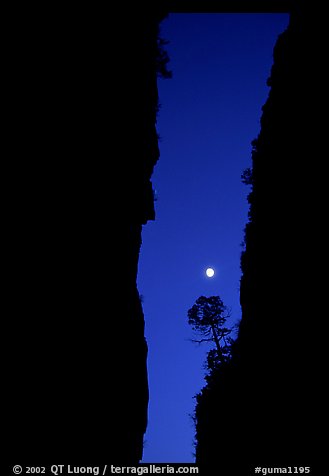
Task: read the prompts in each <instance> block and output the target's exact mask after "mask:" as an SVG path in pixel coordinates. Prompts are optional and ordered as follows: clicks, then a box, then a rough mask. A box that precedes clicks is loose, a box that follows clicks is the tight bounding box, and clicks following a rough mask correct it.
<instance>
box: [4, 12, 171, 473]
mask: <svg viewBox="0 0 329 476" xmlns="http://www.w3.org/2000/svg"><path fill="white" fill-rule="evenodd" d="M162 18H163V14H162V13H160V12H159V11H155V10H154V11H153V10H152V9H150V8H146V9H144V10H143V9H142V8H135V9H132V8H131V6H130V7H129V8H127V10H126V11H124V9H120V10H119V9H115V10H114V9H113V10H112V11H111V8H110V7H109V8H106V9H105V8H102V7H99V8H98V7H97V8H96V7H91V6H88V5H87V4H86V5H80V6H79V7H78V8H73V7H65V8H64V7H59V6H58V7H56V8H55V7H54V8H53V9H51V11H50V9H48V8H41V7H40V8H37V7H33V6H28V7H27V6H26V7H22V8H20V9H17V10H14V11H11V12H9V13H8V16H7V34H6V42H7V43H6V61H7V65H8V67H7V68H6V78H5V79H6V91H7V96H8V108H7V110H6V111H7V116H6V117H7V121H6V122H7V127H8V137H9V143H10V147H9V148H8V153H9V155H8V158H7V159H6V172H5V177H6V179H5V181H6V192H5V197H6V200H5V207H4V208H5V213H6V219H8V222H7V223H8V225H7V226H6V233H5V237H6V245H5V249H6V258H8V259H7V263H6V264H7V266H6V268H5V283H6V285H5V295H6V298H7V299H8V301H7V305H6V306H5V308H6V316H5V318H4V319H5V326H6V328H5V329H6V330H5V334H4V336H5V337H4V340H5V341H6V364H5V375H4V377H3V382H4V388H5V394H6V404H5V405H4V408H5V409H6V410H5V411H6V412H8V415H9V417H10V418H9V421H8V425H7V424H6V426H5V440H6V443H5V448H4V450H5V451H4V453H5V454H6V455H7V456H8V458H15V463H16V462H19V460H20V461H21V462H23V461H24V458H25V459H26V458H28V460H29V461H30V462H31V461H32V462H33V463H34V465H36V464H41V462H42V461H43V462H45V461H47V462H54V463H56V458H59V461H61V462H65V461H68V462H73V461H78V462H80V463H81V462H83V461H84V462H90V461H91V460H92V459H93V461H97V462H98V463H100V462H113V463H137V462H138V461H139V460H140V459H141V457H142V448H143V435H144V432H145V428H146V422H147V405H148V384H147V368H146V355H147V345H146V342H145V338H144V316H143V310H142V306H141V303H140V299H139V295H138V291H137V288H136V274H137V264H138V255H139V249H140V245H141V228H142V225H144V224H146V223H147V221H148V220H153V219H154V204H153V191H152V184H151V181H150V178H151V174H152V170H153V167H154V165H155V163H156V161H157V160H158V156H159V150H158V139H157V133H156V127H155V123H156V114H157V110H158V94H157V77H158V76H159V75H163V76H168V75H169V73H168V71H167V69H166V62H167V56H166V53H165V51H164V49H163V42H162V41H161V40H160V39H159V37H158V27H159V22H160V21H161V19H162ZM54 458H55V459H54ZM26 461H27V460H26Z"/></svg>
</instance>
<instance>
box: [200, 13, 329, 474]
mask: <svg viewBox="0 0 329 476" xmlns="http://www.w3.org/2000/svg"><path fill="white" fill-rule="evenodd" d="M312 21H313V20H312V18H311V16H310V15H309V12H308V11H306V10H304V9H302V8H298V9H295V10H293V11H292V13H291V16H290V24H289V26H288V28H287V30H286V31H285V32H283V33H282V34H281V35H280V36H279V38H278V40H277V43H276V46H275V49H274V63H273V67H272V71H271V75H270V78H269V80H268V83H269V86H270V92H269V96H268V99H267V101H266V103H265V105H264V107H263V113H262V118H261V130H260V133H259V136H258V137H257V138H256V139H255V140H254V141H253V143H252V146H253V150H252V170H251V173H249V174H245V179H246V176H247V177H248V180H247V181H248V183H249V184H250V185H251V193H250V195H249V203H250V209H249V222H248V224H247V226H246V229H245V250H244V251H243V253H242V256H241V269H242V278H241V287H240V301H241V308H242V320H241V323H240V326H239V333H238V338H237V341H236V342H235V344H234V346H233V357H232V360H231V362H230V363H229V364H227V365H223V366H222V367H221V368H220V369H219V370H218V371H217V374H216V375H214V376H213V378H212V379H211V381H210V382H209V383H208V385H207V386H206V387H205V388H204V389H203V390H202V392H201V394H200V395H199V396H198V399H197V406H196V414H195V417H196V461H197V462H198V463H199V464H200V465H201V466H205V467H206V466H207V465H209V466H211V467H213V468H217V471H218V473H219V472H220V471H222V472H223V474H225V475H229V474H234V475H235V474H249V471H254V468H255V467H256V466H262V465H263V466H266V467H271V466H272V467H278V466H287V465H288V466H289V465H290V466H293V465H297V464H298V465H302V466H312V464H315V459H314V455H315V453H316V451H318V444H319V439H318V438H317V437H316V435H317V431H316V420H317V416H316V415H317V410H316V407H317V403H316V402H317V397H316V395H317V388H318V385H317V377H316V367H317V359H316V357H315V356H316V354H317V344H316V341H317V337H316V331H315V327H316V323H315V322H316V317H315V315H314V311H315V309H317V310H318V311H317V312H319V313H321V311H320V310H319V288H318V282H319V281H318V271H316V264H315V263H314V262H312V256H313V253H314V251H315V249H316V246H317V242H318V236H316V235H315V234H314V231H315V230H316V229H317V225H316V222H317V220H318V218H319V217H318V211H319V209H318V206H317V205H316V203H317V200H318V198H317V197H318V194H317V192H316V186H315V184H316V183H320V182H321V178H320V176H319V169H318V168H317V167H316V166H315V167H313V165H310V164H309V163H308V162H309V160H310V157H312V156H313V154H312V147H313V146H314V144H315V143H316V142H317V133H316V128H315V127H314V126H313V119H314V117H315V116H316V114H315V111H316V109H315V108H316V105H315V104H314V103H313V94H314V91H315V84H316V82H317V79H316V74H317V73H316V71H317V68H316V61H317V58H316V56H315V50H314V49H313V47H314V37H312V34H311V32H313V31H314V28H313V27H314V24H313V23H312ZM306 164H307V165H306ZM313 280H314V281H313Z"/></svg>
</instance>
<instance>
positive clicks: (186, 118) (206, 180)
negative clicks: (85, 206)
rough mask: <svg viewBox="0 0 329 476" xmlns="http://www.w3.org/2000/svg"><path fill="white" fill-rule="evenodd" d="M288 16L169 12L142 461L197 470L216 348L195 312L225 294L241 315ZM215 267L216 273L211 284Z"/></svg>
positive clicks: (148, 287) (147, 275) (147, 235)
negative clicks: (249, 229)
mask: <svg viewBox="0 0 329 476" xmlns="http://www.w3.org/2000/svg"><path fill="white" fill-rule="evenodd" d="M288 20H289V17H288V15H287V14H215V13H214V14H196V13H192V14H170V15H169V17H168V18H167V19H166V20H164V21H163V23H162V26H161V33H162V37H163V38H165V39H167V40H169V41H170V43H169V45H167V51H168V53H169V56H170V64H169V68H170V69H171V70H172V72H173V78H172V79H171V80H159V83H158V87H159V98H160V104H161V109H160V112H159V116H158V124H157V129H158V133H159V134H160V137H161V139H160V143H159V145H160V154H161V155H160V160H159V162H158V164H157V165H156V167H155V170H154V174H153V177H152V182H153V187H154V188H155V190H156V194H157V201H156V220H155V221H154V222H149V223H148V224H147V225H146V226H144V227H143V243H142V248H141V255H140V262H139V273H138V288H139V292H140V294H142V296H143V308H144V314H145V321H146V330H145V333H146V338H147V342H148V346H149V356H148V374H149V387H150V404H149V425H148V430H147V433H146V438H145V449H144V459H143V461H144V462H158V463H162V462H163V463H166V462H192V461H194V458H193V439H194V426H193V422H192V420H191V417H190V415H191V414H192V413H193V410H194V406H195V400H194V399H193V396H194V395H195V394H196V393H198V392H199V391H200V389H201V388H202V387H203V385H204V373H205V371H204V368H203V364H204V361H205V356H206V352H207V351H208V350H209V349H210V347H209V345H206V344H204V345H200V346H199V345H197V344H193V343H192V342H190V339H191V338H192V337H193V335H192V329H191V328H190V327H189V326H188V323H187V311H188V309H189V308H190V307H191V306H192V305H193V304H194V302H195V300H196V299H197V298H198V297H199V296H201V295H206V296H210V295H219V296H220V297H221V298H222V299H223V301H224V304H225V305H226V306H228V307H229V308H231V313H232V317H231V324H234V323H235V322H237V321H238V319H239V318H240V317H241V312H240V306H239V280H240V275H241V273H240V254H241V251H242V248H241V242H242V241H243V230H244V226H245V224H246V222H247V213H248V203H247V194H248V192H249V191H248V187H246V186H245V185H243V184H242V183H241V173H242V172H243V170H244V169H245V168H246V167H249V166H250V165H251V141H252V140H253V139H254V138H256V137H257V135H258V133H259V128H260V117H261V107H262V105H263V104H264V103H265V101H266V98H267V95H268V91H269V89H268V87H267V86H266V80H267V78H268V76H269V74H270V69H271V66H272V61H273V47H274V44H275V41H276V39H277V36H278V34H280V33H281V32H282V31H283V30H284V29H285V28H286V26H287V24H288ZM207 266H212V267H214V269H215V270H216V274H215V276H214V277H213V278H211V279H209V278H207V277H206V275H205V269H206V268H207Z"/></svg>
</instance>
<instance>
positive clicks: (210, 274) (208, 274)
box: [206, 268, 215, 278]
mask: <svg viewBox="0 0 329 476" xmlns="http://www.w3.org/2000/svg"><path fill="white" fill-rule="evenodd" d="M214 274H215V270H214V269H213V268H207V269H206V275H207V276H208V278H212V277H213V276H214Z"/></svg>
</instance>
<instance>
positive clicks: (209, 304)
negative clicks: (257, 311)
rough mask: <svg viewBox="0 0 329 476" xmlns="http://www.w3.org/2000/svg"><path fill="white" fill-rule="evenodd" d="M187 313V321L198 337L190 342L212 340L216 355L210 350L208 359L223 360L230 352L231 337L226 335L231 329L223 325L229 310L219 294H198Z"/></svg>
mask: <svg viewBox="0 0 329 476" xmlns="http://www.w3.org/2000/svg"><path fill="white" fill-rule="evenodd" d="M187 315H188V323H189V324H190V325H191V326H192V329H193V330H194V331H195V333H196V334H197V336H198V337H200V338H199V339H192V342H197V343H201V342H214V343H215V344H216V354H217V355H216V356H215V353H214V352H213V351H210V352H211V356H210V361H211V362H212V361H215V360H216V361H217V360H219V362H221V363H222V362H225V360H226V359H227V355H228V354H229V352H230V344H231V339H230V338H229V337H228V336H229V334H230V333H231V332H232V329H230V328H228V327H224V324H225V323H226V320H227V318H228V317H229V316H230V312H229V310H228V308H227V307H226V306H225V305H224V303H223V301H222V300H221V298H220V297H219V296H210V297H205V296H200V297H199V298H198V299H197V300H196V302H195V304H194V305H193V306H192V307H191V309H189V310H188V313H187ZM210 361H209V362H208V366H209V364H210Z"/></svg>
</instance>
